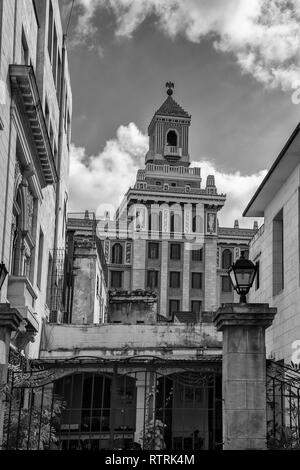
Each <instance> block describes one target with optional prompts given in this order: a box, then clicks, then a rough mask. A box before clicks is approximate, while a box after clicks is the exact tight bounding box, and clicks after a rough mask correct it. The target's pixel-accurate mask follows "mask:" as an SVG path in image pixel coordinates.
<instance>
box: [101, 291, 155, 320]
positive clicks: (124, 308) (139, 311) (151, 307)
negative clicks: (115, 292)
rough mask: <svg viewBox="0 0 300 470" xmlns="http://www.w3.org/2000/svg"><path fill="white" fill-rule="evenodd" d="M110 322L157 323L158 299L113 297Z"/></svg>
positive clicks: (110, 307)
mask: <svg viewBox="0 0 300 470" xmlns="http://www.w3.org/2000/svg"><path fill="white" fill-rule="evenodd" d="M109 322H110V323H116V322H118V323H133V324H135V323H145V324H149V323H152V324H154V323H156V322H157V299H156V298H153V297H149V298H147V297H138V296H136V297H135V296H133V295H132V296H130V297H111V299H110V303H109Z"/></svg>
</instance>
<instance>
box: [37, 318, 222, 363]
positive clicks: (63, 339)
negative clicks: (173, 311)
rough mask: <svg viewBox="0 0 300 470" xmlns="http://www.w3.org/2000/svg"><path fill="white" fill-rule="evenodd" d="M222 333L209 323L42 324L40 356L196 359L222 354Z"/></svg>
mask: <svg viewBox="0 0 300 470" xmlns="http://www.w3.org/2000/svg"><path fill="white" fill-rule="evenodd" d="M221 348H222V333H219V332H217V331H216V329H215V327H214V326H213V325H212V324H205V323H202V324H190V325H183V324H180V325H175V324H157V325H118V324H115V325H111V324H110V325H109V324H101V325H86V326H79V325H50V324H48V325H45V329H44V332H43V340H42V344H41V356H40V357H41V358H44V359H46V358H48V359H51V358H52V359H55V358H60V359H62V358H69V357H75V356H96V357H103V358H112V357H116V358H119V357H128V356H134V355H139V354H140V355H145V354H149V355H155V356H162V357H166V358H172V359H196V358H197V357H199V355H203V354H205V355H206V354H207V355H212V354H221V351H222V349H221Z"/></svg>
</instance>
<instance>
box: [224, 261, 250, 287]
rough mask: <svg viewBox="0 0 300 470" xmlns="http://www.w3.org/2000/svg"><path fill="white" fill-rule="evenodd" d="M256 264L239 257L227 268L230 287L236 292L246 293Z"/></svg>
mask: <svg viewBox="0 0 300 470" xmlns="http://www.w3.org/2000/svg"><path fill="white" fill-rule="evenodd" d="M255 274H256V266H255V265H254V264H253V263H252V261H250V260H248V259H245V258H243V257H241V258H240V259H238V260H237V261H236V263H234V264H233V265H232V266H230V268H229V269H228V275H229V278H230V281H231V284H232V287H233V288H234V289H235V290H236V291H237V293H238V294H247V293H248V292H249V290H250V288H251V286H252V284H253V281H254V278H255Z"/></svg>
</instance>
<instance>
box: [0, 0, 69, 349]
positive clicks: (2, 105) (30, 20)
mask: <svg viewBox="0 0 300 470" xmlns="http://www.w3.org/2000/svg"><path fill="white" fill-rule="evenodd" d="M36 6H37V11H36V12H35V9H34V4H33V2H32V0H0V13H1V12H2V15H1V14H0V20H1V21H2V23H1V27H0V35H1V41H0V44H1V50H0V109H1V120H2V121H3V124H4V129H3V130H2V131H0V188H1V190H0V249H1V253H0V257H1V260H3V261H4V263H5V265H6V266H7V267H8V268H9V270H10V272H9V274H11V239H12V221H13V219H12V214H13V199H14V189H15V188H14V183H15V165H16V146H17V138H18V134H19V135H20V132H22V133H23V135H22V139H23V144H22V147H23V148H22V152H24V153H26V152H27V156H26V158H27V159H29V160H30V158H32V156H33V154H32V152H34V151H35V150H34V147H33V146H32V144H31V143H30V139H31V137H30V136H29V135H28V134H26V130H24V129H25V128H24V129H22V125H20V124H17V123H18V119H21V118H20V116H19V112H18V111H17V109H16V107H14V109H15V113H14V114H15V117H13V116H12V115H11V105H12V104H13V102H12V93H11V89H10V76H9V65H10V64H17V65H19V64H21V47H22V31H23V32H24V35H25V38H26V43H27V46H28V51H29V63H30V64H31V65H32V66H33V68H34V72H35V78H36V81H37V84H38V88H39V94H40V100H41V106H42V108H43V110H44V112H45V98H46V96H47V101H48V106H49V112H50V117H51V121H52V126H53V133H54V140H55V142H56V146H57V147H58V133H59V128H58V127H59V126H58V124H59V106H58V100H57V92H56V89H55V86H54V79H53V74H52V66H51V63H50V59H49V54H48V11H49V0H45V1H44V0H43V1H38V2H36ZM52 6H53V12H54V19H55V25H56V30H57V36H58V44H59V50H60V55H61V57H62V34H63V32H62V26H61V20H60V13H59V3H58V0H52ZM37 15H38V19H37ZM65 82H66V95H67V102H68V105H67V109H68V110H69V114H70V117H72V94H71V88H70V78H69V75H68V64H67V61H66V80H65ZM20 122H21V120H20ZM68 131H69V136H70V128H69V129H68V128H67V126H64V132H63V143H62V160H61V161H62V166H61V173H60V180H61V188H60V197H59V201H60V204H59V210H58V214H59V221H58V224H59V229H58V243H57V246H58V248H64V243H65V234H64V228H65V225H64V217H65V214H64V209H65V207H64V206H65V204H64V203H65V201H66V202H67V200H68V173H69V148H68V142H69V140H68V135H67V134H68ZM28 183H29V187H31V178H28ZM55 199H56V188H55V186H54V185H49V186H46V187H45V188H43V189H42V188H41V187H39V188H38V194H37V195H36V199H35V206H36V212H35V217H34V230H33V235H34V236H33V242H34V248H33V250H32V254H31V259H32V272H33V276H32V280H31V283H32V287H33V290H34V292H35V294H36V297H37V298H36V300H35V302H34V307H33V310H34V312H35V314H36V319H37V320H38V322H39V332H38V334H37V336H36V340H35V343H32V344H30V347H29V354H30V355H31V356H37V355H38V350H39V339H40V331H41V322H42V318H43V317H44V316H45V315H46V312H47V309H46V307H45V304H46V291H47V272H48V259H49V251H50V250H52V249H53V245H54V227H55ZM40 230H42V232H43V235H44V248H43V258H42V271H41V283H40V286H38V285H37V270H38V249H39V247H38V244H39V235H40ZM1 260H0V261H1ZM8 280H9V276H8V277H7V279H6V282H5V284H4V286H3V288H2V289H1V295H0V302H7V301H9V298H8V295H7V286H8Z"/></svg>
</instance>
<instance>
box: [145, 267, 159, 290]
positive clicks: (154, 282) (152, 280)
mask: <svg viewBox="0 0 300 470" xmlns="http://www.w3.org/2000/svg"><path fill="white" fill-rule="evenodd" d="M147 287H148V288H149V289H156V288H157V287H158V271H148V272H147Z"/></svg>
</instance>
